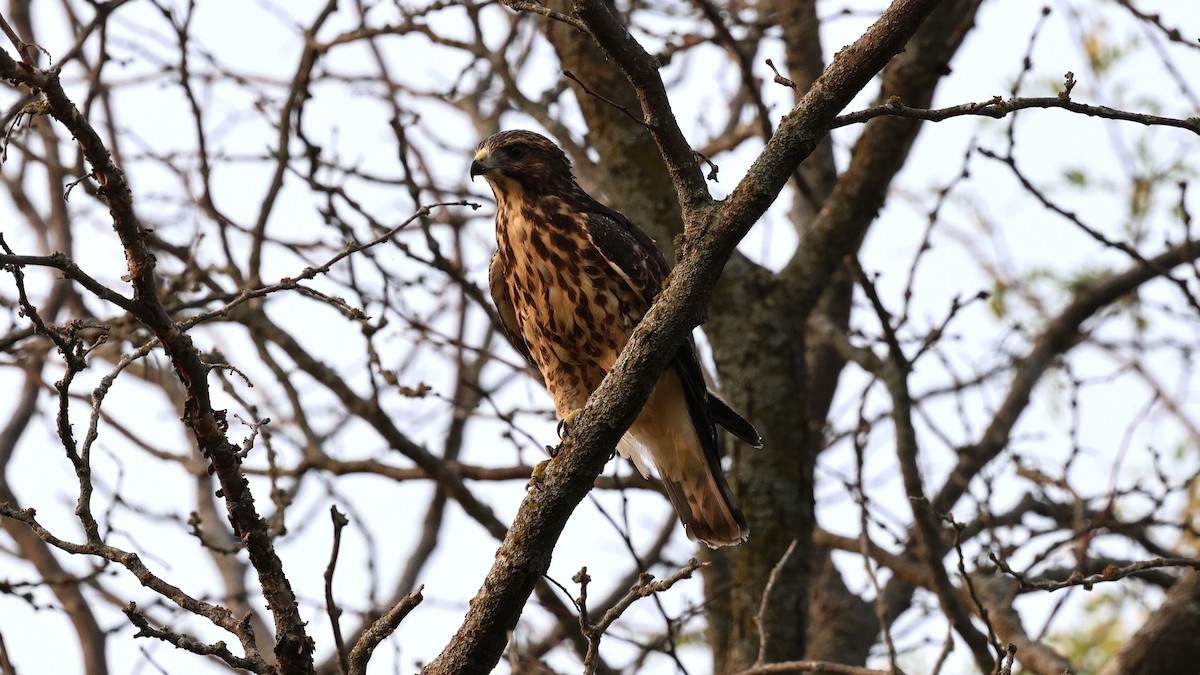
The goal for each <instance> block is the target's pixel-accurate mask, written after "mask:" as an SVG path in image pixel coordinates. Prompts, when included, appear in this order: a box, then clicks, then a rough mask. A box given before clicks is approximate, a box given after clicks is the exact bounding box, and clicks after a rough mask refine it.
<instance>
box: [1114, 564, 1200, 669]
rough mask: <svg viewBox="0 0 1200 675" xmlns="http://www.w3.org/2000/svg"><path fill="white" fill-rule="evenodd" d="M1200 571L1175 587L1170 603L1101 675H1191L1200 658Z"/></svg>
mask: <svg viewBox="0 0 1200 675" xmlns="http://www.w3.org/2000/svg"><path fill="white" fill-rule="evenodd" d="M1197 636H1200V571H1196V570H1192V571H1190V572H1188V573H1187V574H1186V575H1185V576H1184V577H1183V579H1182V580H1181V581H1180V582H1179V583H1177V584H1175V585H1174V586H1172V587H1171V590H1170V592H1168V593H1167V598H1166V600H1164V601H1163V603H1162V605H1160V606H1159V608H1158V609H1157V610H1155V612H1154V613H1153V614H1151V615H1150V620H1149V621H1147V622H1146V625H1145V626H1142V628H1141V630H1139V631H1138V632H1137V633H1136V634H1134V636H1133V638H1132V639H1131V640H1129V642H1127V643H1126V644H1125V646H1124V647H1122V648H1121V651H1119V652H1117V654H1116V656H1114V657H1113V658H1112V659H1110V660H1109V662H1108V663H1107V664H1105V666H1104V669H1103V670H1101V671H1100V675H1152V674H1153V675H1191V674H1192V673H1195V672H1196V669H1197V663H1196V659H1197V658H1198V657H1200V645H1198V644H1197V643H1200V640H1198V639H1197Z"/></svg>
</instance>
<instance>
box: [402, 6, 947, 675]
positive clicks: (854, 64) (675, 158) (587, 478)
mask: <svg viewBox="0 0 1200 675" xmlns="http://www.w3.org/2000/svg"><path fill="white" fill-rule="evenodd" d="M937 4H938V3H937V2H936V0H898V1H897V2H894V3H893V4H892V5H891V7H890V8H889V9H888V10H887V11H885V12H884V13H883V14H882V15H881V16H880V18H879V20H878V21H877V22H876V23H875V24H874V25H873V26H871V28H869V29H868V30H867V32H866V33H865V34H864V35H863V37H861V38H860V39H859V40H858V41H857V42H855V44H854V45H852V46H851V47H848V48H846V49H844V50H842V52H841V53H840V54H839V56H838V57H837V58H836V59H835V60H834V61H833V63H832V64H831V65H830V67H829V68H828V69H826V71H825V74H824V75H822V76H821V78H820V79H819V80H818V81H817V82H816V83H814V85H813V87H812V88H811V89H810V91H809V93H808V94H807V95H806V96H805V97H804V99H802V100H801V102H800V104H799V105H798V106H797V107H796V109H794V110H793V111H792V112H791V113H789V114H788V115H787V116H785V117H784V118H783V121H782V123H781V124H780V127H779V131H778V132H777V133H776V135H775V136H773V137H772V138H771V140H770V141H769V142H768V143H767V147H766V149H765V150H764V152H763V153H762V155H760V156H759V158H758V160H756V162H755V163H754V165H753V167H752V168H751V170H750V172H749V173H748V174H747V176H746V177H745V178H744V179H743V180H742V182H741V183H739V185H738V186H737V188H736V189H735V190H734V192H733V194H732V195H731V196H730V197H729V199H728V200H727V201H726V202H725V204H724V205H723V206H722V208H720V209H719V210H718V211H716V212H712V210H711V209H709V208H708V206H707V205H708V204H709V203H710V202H709V198H708V194H707V191H706V188H705V187H704V182H703V181H704V179H703V176H702V175H700V170H699V169H698V168H697V167H696V165H695V163H694V161H693V160H692V152H691V148H690V147H688V145H687V142H686V140H685V139H684V138H683V135H682V133H681V132H680V131H679V128H678V126H677V125H676V124H675V121H674V117H673V116H672V114H671V110H670V107H669V102H668V101H667V99H666V94H665V89H664V88H663V84H662V80H661V79H660V78H659V76H658V71H657V70H656V69H655V68H654V67H653V62H652V60H651V59H650V57H649V56H648V55H646V53H645V51H644V50H643V49H641V47H640V45H637V43H636V42H635V41H634V40H633V38H632V37H631V36H629V34H628V33H627V32H626V31H625V28H624V27H623V26H622V25H621V24H620V23H619V21H618V20H617V19H616V17H615V16H613V15H612V13H611V12H610V10H609V9H608V8H607V7H606V6H603V5H602V4H601V3H593V2H578V3H577V4H576V12H577V14H578V15H579V16H580V17H581V18H582V19H583V20H584V21H585V22H587V24H588V26H589V27H590V28H591V29H592V32H593V35H595V36H596V39H597V41H598V42H599V43H600V45H601V47H602V48H603V49H604V50H605V51H606V52H607V53H609V55H610V56H611V57H612V58H614V60H616V61H617V63H618V64H619V65H620V66H621V68H622V69H623V70H624V71H625V73H626V75H627V76H628V77H629V79H630V81H631V83H632V84H633V86H634V88H635V89H636V90H637V91H638V98H639V101H640V102H641V104H642V108H643V112H644V113H645V117H646V121H647V123H648V124H650V125H651V126H652V127H653V133H654V137H655V140H656V141H657V142H658V143H659V146H660V149H661V150H662V151H663V155H664V159H665V161H666V163H667V166H668V169H669V170H670V171H671V175H672V178H673V179H674V180H675V184H676V188H677V190H678V191H679V193H680V203H681V205H682V206H683V209H684V215H685V223H688V224H689V226H691V225H696V226H698V227H697V228H692V227H689V228H688V233H689V237H688V240H687V242H686V243H685V246H684V247H683V251H682V254H681V256H680V259H679V262H678V264H677V265H676V267H675V269H674V271H673V272H672V273H671V277H670V278H669V281H668V285H667V287H666V289H665V290H664V291H663V292H662V293H661V294H660V295H659V297H658V298H657V299H656V301H655V303H654V305H653V306H652V307H651V308H650V310H649V312H648V313H647V314H646V317H645V318H644V319H643V320H642V322H641V323H640V324H639V325H638V327H637V328H636V329H635V330H634V332H633V336H632V337H631V339H630V341H629V344H628V345H627V346H626V348H625V350H624V351H623V352H622V353H621V356H620V358H618V360H617V363H616V364H615V365H614V367H613V369H612V371H611V372H610V373H609V374H608V376H607V377H605V378H604V381H603V382H601V384H600V386H599V387H598V388H597V389H596V391H595V392H593V393H592V396H591V397H590V398H589V399H588V403H587V405H586V406H585V407H584V409H583V413H582V414H581V415H580V416H579V418H578V419H577V420H576V422H575V425H574V427H573V429H572V433H571V435H570V436H569V437H568V438H567V439H566V440H565V441H564V442H563V443H562V445H561V446H560V448H559V452H558V454H557V457H556V459H555V460H554V461H552V462H551V463H550V465H549V467H548V469H547V470H546V471H545V473H544V474H543V476H542V478H541V480H540V481H539V482H540V484H541V487H540V489H538V490H535V491H533V492H532V493H531V494H530V495H528V496H527V497H526V498H525V500H524V502H522V504H521V507H520V510H519V511H518V514H517V517H516V519H515V521H514V522H513V525H512V527H510V528H509V530H508V534H507V536H506V537H505V539H504V542H503V543H502V544H501V546H500V549H499V551H497V553H496V561H495V563H494V564H493V565H492V568H491V570H490V571H489V572H488V574H487V578H486V579H485V580H484V583H483V585H482V587H481V588H480V590H479V592H478V593H477V594H476V596H475V598H474V600H473V601H472V602H471V606H470V607H471V608H470V610H469V611H468V612H467V615H466V617H465V618H464V621H463V624H462V626H461V627H460V628H459V630H458V633H457V634H456V635H455V637H454V638H453V639H452V640H451V642H450V644H449V645H448V646H447V647H446V649H444V650H443V651H442V653H441V654H440V655H439V656H438V657H437V658H436V659H435V660H434V661H433V662H432V663H430V664H429V665H428V666H427V667H426V669H425V671H424V672H427V673H486V672H490V671H491V669H492V667H493V666H494V665H495V664H496V662H497V661H498V660H499V658H500V655H501V653H502V652H503V650H504V646H505V644H506V643H507V633H508V631H509V630H511V629H512V628H513V627H514V626H515V625H516V623H517V619H518V618H519V617H520V615H521V610H522V608H523V606H524V604H525V601H526V600H527V599H528V597H529V594H530V593H531V592H532V591H533V587H534V585H535V584H536V583H537V581H538V579H539V578H540V577H541V576H542V574H544V573H545V571H546V570H547V569H548V567H549V564H550V557H551V553H552V552H553V549H554V546H555V544H556V543H557V541H558V538H559V535H560V534H561V533H562V530H563V528H564V527H565V526H566V522H567V518H568V517H569V516H570V514H571V512H572V511H573V510H574V509H575V507H576V506H577V505H578V504H579V502H580V501H582V500H583V497H584V496H585V495H586V494H587V491H588V490H589V489H590V487H591V485H592V483H593V481H594V480H595V477H596V476H598V475H599V474H600V472H601V471H602V470H603V469H604V465H605V464H606V463H607V461H608V456H609V454H610V453H611V451H612V448H614V447H615V446H616V443H617V441H618V440H619V439H620V437H621V436H622V435H623V434H624V433H625V430H626V429H627V428H628V427H629V425H630V423H632V422H633V419H634V417H636V415H637V413H638V411H639V410H640V409H641V407H642V405H644V403H645V401H646V398H647V396H648V395H649V393H650V389H651V387H652V386H653V383H654V382H655V380H656V379H657V377H658V374H659V373H660V372H662V370H663V369H664V368H665V367H666V365H667V363H668V362H669V360H670V359H671V357H672V355H673V354H674V353H675V351H676V350H677V349H678V348H679V345H680V344H682V343H683V340H684V339H685V338H686V336H687V335H688V334H689V333H690V331H691V330H692V328H693V327H695V326H696V325H698V324H699V323H700V321H701V320H702V319H703V318H704V313H705V308H706V307H707V304H708V299H709V297H710V296H711V294H712V289H713V286H714V285H715V284H716V281H717V278H718V277H719V276H720V273H721V269H722V268H723V267H724V265H725V263H726V262H727V261H728V260H729V257H730V256H731V255H732V253H733V250H734V247H735V246H737V243H738V242H739V241H740V240H741V239H742V237H743V236H745V234H746V232H748V231H749V229H750V228H751V227H752V226H753V225H754V223H755V222H757V220H758V218H759V217H760V216H761V215H762V214H763V213H764V212H765V210H766V209H767V207H768V206H769V205H770V204H771V202H772V201H774V199H775V198H776V197H777V196H778V194H779V192H780V190H781V189H782V188H783V186H784V184H785V183H786V181H787V180H788V179H789V178H790V176H791V173H792V171H793V170H794V169H795V167H796V166H797V165H798V164H799V163H800V161H802V160H803V159H804V157H806V156H807V155H808V154H809V153H811V152H812V150H813V148H815V147H816V145H817V143H818V142H819V141H820V140H821V139H822V138H823V137H824V136H825V134H826V132H827V130H828V127H829V125H830V124H831V123H832V121H833V119H834V117H835V116H836V115H837V113H838V112H839V111H840V110H841V109H842V108H843V107H844V106H845V105H846V104H847V103H849V101H850V100H851V99H852V98H853V97H854V95H855V93H856V92H858V91H859V90H860V89H862V87H864V86H865V85H866V84H867V83H868V82H869V81H870V79H871V78H872V77H873V76H874V75H875V73H877V72H878V71H879V69H880V68H882V67H883V65H884V64H885V63H887V61H888V59H890V58H891V57H892V55H894V54H896V53H897V52H898V51H900V49H902V48H903V46H904V44H905V42H906V41H907V40H908V39H909V37H911V36H912V34H913V33H914V32H915V31H916V30H917V28H918V26H920V23H921V21H922V20H923V19H924V17H925V16H926V15H927V14H928V13H929V12H930V11H931V10H932V9H933V8H934V7H935V6H936V5H937ZM703 216H708V218H707V219H706V220H705V221H703V222H701V221H699V220H698V219H699V218H701V217H703Z"/></svg>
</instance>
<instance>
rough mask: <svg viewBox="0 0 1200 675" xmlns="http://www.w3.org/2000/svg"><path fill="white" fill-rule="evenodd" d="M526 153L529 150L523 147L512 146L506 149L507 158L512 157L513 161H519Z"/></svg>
mask: <svg viewBox="0 0 1200 675" xmlns="http://www.w3.org/2000/svg"><path fill="white" fill-rule="evenodd" d="M528 151H529V148H527V147H525V146H524V145H514V146H512V147H511V148H509V149H508V156H509V157H512V158H513V159H521V158H522V157H524V156H525V153H526V152H528Z"/></svg>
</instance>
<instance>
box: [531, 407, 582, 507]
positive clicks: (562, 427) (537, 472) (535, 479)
mask: <svg viewBox="0 0 1200 675" xmlns="http://www.w3.org/2000/svg"><path fill="white" fill-rule="evenodd" d="M581 412H583V408H577V409H575V410H572V411H571V412H569V413H567V416H566V417H564V418H562V419H561V420H559V422H558V437H559V438H560V439H565V438H566V437H567V436H569V435H570V434H571V425H573V424H575V419H576V418H578V417H579V413H581ZM546 454H547V455H550V459H543V460H542V461H540V462H538V463H537V465H536V466H534V467H533V473H531V474H530V475H529V482H528V483H526V484H525V489H526V490H536V489H538V488H539V487H540V485H539V484H540V483H541V480H542V474H544V473H546V467H547V466H550V462H551V461H553V460H554V458H555V457H557V456H558V447H557V446H553V445H547V446H546Z"/></svg>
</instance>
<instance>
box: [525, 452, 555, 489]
mask: <svg viewBox="0 0 1200 675" xmlns="http://www.w3.org/2000/svg"><path fill="white" fill-rule="evenodd" d="M546 449H547V450H549V448H548V447H547V448H546ZM553 460H554V457H553V456H551V457H550V459H543V460H542V461H540V462H538V463H537V465H535V466H534V467H533V473H531V474H529V482H528V483H526V484H525V491H526V492H529V491H530V490H539V489H541V487H542V486H541V482H542V476H543V475H544V474H545V473H546V467H547V466H550V462H551V461H553Z"/></svg>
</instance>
